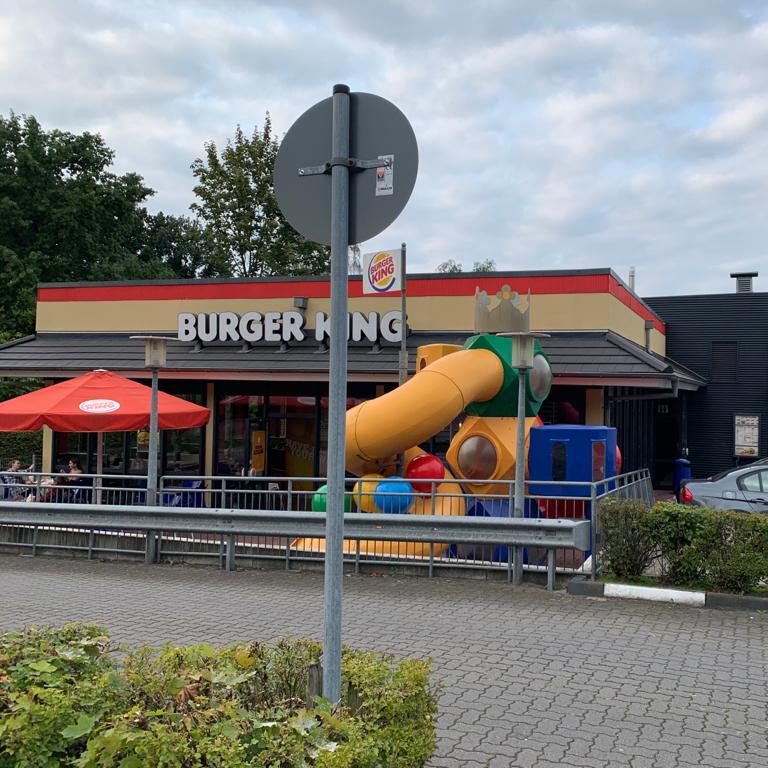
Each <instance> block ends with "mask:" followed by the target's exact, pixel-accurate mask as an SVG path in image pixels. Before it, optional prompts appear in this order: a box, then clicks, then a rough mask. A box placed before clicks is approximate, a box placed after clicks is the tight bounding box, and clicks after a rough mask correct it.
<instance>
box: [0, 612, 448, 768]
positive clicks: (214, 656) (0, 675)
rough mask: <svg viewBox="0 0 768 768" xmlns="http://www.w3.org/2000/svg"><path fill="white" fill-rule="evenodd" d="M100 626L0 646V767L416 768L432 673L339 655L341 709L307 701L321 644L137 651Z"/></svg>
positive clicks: (424, 740) (8, 638)
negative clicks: (124, 648) (117, 643)
mask: <svg viewBox="0 0 768 768" xmlns="http://www.w3.org/2000/svg"><path fill="white" fill-rule="evenodd" d="M113 650H114V648H113V646H112V645H111V644H110V642H109V638H108V636H107V633H106V632H105V631H104V630H103V629H100V628H98V627H91V626H82V625H69V626H67V627H64V628H62V629H50V628H46V629H34V628H30V629H27V630H24V631H22V632H18V633H12V634H8V635H4V636H2V637H0V768H11V766H14V768H16V767H17V766H18V767H20V768H53V767H54V766H61V765H72V766H78V767H79V768H113V767H114V768H118V767H119V768H140V767H141V766H148V765H152V766H158V767H159V768H171V767H173V768H176V767H177V766H183V768H204V767H205V768H209V767H210V766H227V768H240V767H241V766H242V767H245V766H261V767H262V768H294V766H296V767H299V768H300V767H302V766H303V767H306V768H310V767H311V766H317V767H318V768H375V767H376V766H382V767H383V768H395V766H397V767H398V768H418V767H419V766H423V765H424V764H425V763H426V761H427V760H428V759H429V757H430V755H431V754H432V751H433V749H434V743H435V734H434V722H433V717H434V713H435V697H434V692H433V690H432V689H431V687H430V685H429V679H428V675H429V664H428V662H421V661H404V662H401V663H399V664H398V663H395V662H394V661H393V660H392V659H391V658H389V657H386V656H382V655H380V654H369V653H361V652H358V651H352V650H349V649H345V651H344V659H343V670H344V683H345V689H346V690H347V692H348V693H347V696H346V698H345V700H344V701H343V702H342V704H341V705H339V706H333V705H331V704H330V703H329V702H327V701H325V700H324V699H322V698H316V699H315V700H314V701H311V702H307V701H306V698H307V682H308V677H309V670H310V667H311V666H312V665H315V664H317V663H318V662H319V661H320V659H321V649H320V646H319V645H318V644H317V643H315V642H313V641H306V640H290V639H289V640H281V641H280V642H279V643H277V644H276V645H275V646H273V647H269V646H265V645H262V644H260V643H250V644H238V645H231V646H226V647H223V648H218V649H216V648H213V647H212V646H209V645H193V646H189V647H175V646H166V647H164V648H161V649H152V648H139V649H136V650H134V651H130V652H125V653H124V654H123V655H122V656H121V657H120V658H119V659H118V658H116V657H115V654H113V653H111V652H112V651H113Z"/></svg>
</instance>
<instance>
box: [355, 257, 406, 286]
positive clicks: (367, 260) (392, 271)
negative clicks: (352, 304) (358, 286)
mask: <svg viewBox="0 0 768 768" xmlns="http://www.w3.org/2000/svg"><path fill="white" fill-rule="evenodd" d="M400 271H401V270H400V249H399V248H398V249H396V250H394V251H374V252H373V253H364V254H363V293H373V294H376V293H392V292H393V291H399V290H400V289H401V287H402V275H401V274H400Z"/></svg>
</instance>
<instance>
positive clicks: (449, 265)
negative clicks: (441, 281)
mask: <svg viewBox="0 0 768 768" xmlns="http://www.w3.org/2000/svg"><path fill="white" fill-rule="evenodd" d="M437 271H438V272H442V273H444V274H452V273H454V272H461V271H463V267H462V266H461V264H459V263H457V262H455V261H454V260H453V259H448V261H444V262H443V263H442V264H438V265H437Z"/></svg>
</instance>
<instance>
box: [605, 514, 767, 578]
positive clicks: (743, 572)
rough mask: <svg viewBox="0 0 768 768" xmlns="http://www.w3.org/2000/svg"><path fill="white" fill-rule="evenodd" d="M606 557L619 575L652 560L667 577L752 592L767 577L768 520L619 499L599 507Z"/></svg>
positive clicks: (641, 569)
mask: <svg viewBox="0 0 768 768" xmlns="http://www.w3.org/2000/svg"><path fill="white" fill-rule="evenodd" d="M600 523H601V526H602V531H603V553H602V555H603V560H604V562H605V564H606V566H607V568H608V569H610V570H611V571H613V572H614V573H615V574H616V575H617V576H618V577H619V578H626V579H637V578H639V577H640V576H642V575H643V573H645V571H646V570H647V569H648V568H649V566H650V565H651V564H653V563H656V564H657V565H658V569H659V572H660V574H661V578H662V580H663V581H665V582H668V583H671V584H675V585H678V586H687V587H695V588H699V589H713V590H723V591H726V592H748V591H751V590H754V589H755V588H757V587H758V586H759V585H760V584H761V582H764V581H766V580H768V518H766V517H765V516H762V515H756V514H745V513H742V512H727V511H722V510H713V509H705V508H704V507H691V506H686V505H682V504H674V503H670V502H660V503H658V504H656V505H655V506H654V507H653V508H651V509H648V508H646V507H645V506H643V505H641V504H640V503H639V502H632V501H617V502H612V503H606V504H604V505H603V506H601V508H600Z"/></svg>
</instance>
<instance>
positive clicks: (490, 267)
mask: <svg viewBox="0 0 768 768" xmlns="http://www.w3.org/2000/svg"><path fill="white" fill-rule="evenodd" d="M472 271H473V272H495V271H496V262H495V261H494V260H493V259H484V260H483V261H476V262H475V263H474V265H473V267H472Z"/></svg>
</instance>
